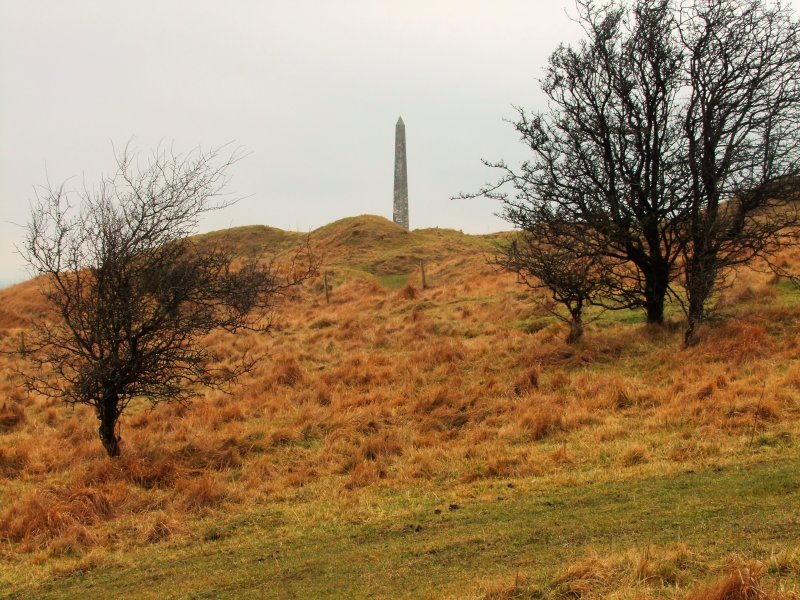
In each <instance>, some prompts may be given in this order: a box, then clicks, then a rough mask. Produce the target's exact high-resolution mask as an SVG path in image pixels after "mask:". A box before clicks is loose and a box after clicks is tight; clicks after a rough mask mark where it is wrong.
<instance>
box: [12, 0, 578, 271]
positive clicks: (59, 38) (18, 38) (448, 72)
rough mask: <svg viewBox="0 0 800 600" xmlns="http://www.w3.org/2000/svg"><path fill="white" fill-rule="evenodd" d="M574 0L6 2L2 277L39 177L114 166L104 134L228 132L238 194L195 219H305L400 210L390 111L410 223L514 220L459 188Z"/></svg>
mask: <svg viewBox="0 0 800 600" xmlns="http://www.w3.org/2000/svg"><path fill="white" fill-rule="evenodd" d="M568 13H569V14H574V13H575V9H574V5H573V2H572V0H549V1H546V0H528V1H522V0H491V1H490V0H481V1H477V0H473V1H470V0H427V1H426V0H405V1H402V2H379V1H367V0H336V1H324V0H317V1H312V0H294V1H291V2H286V1H262V2H256V1H248V0H238V1H235V2H234V1H229V2H222V1H219V0H218V1H215V2H212V1H209V0H194V1H192V2H189V1H188V0H187V1H177V0H173V1H164V0H161V1H154V0H137V1H136V2H108V1H107V0H100V1H89V0H75V1H70V2H62V1H59V0H52V1H49V2H44V1H36V0H2V2H0V78H1V79H0V80H1V81H2V93H1V94H0V142H1V143H0V283H2V282H8V281H10V280H18V279H21V278H24V277H25V273H24V271H23V270H22V269H21V266H20V265H21V260H20V258H19V257H18V256H17V255H16V254H15V253H14V250H13V248H14V244H15V243H19V241H20V239H21V230H20V228H19V227H17V226H15V225H13V224H12V223H17V224H20V223H25V222H26V221H27V218H28V203H29V201H30V200H31V198H32V196H33V192H32V186H33V185H34V184H40V183H42V182H43V181H44V180H45V173H46V172H47V174H49V178H50V180H51V181H53V182H60V181H61V180H63V179H65V178H68V177H71V176H77V178H76V180H75V181H76V183H80V178H81V177H85V178H86V180H87V181H88V182H93V181H95V180H96V179H97V178H98V176H99V175H100V173H101V172H104V171H105V172H108V171H110V170H111V169H112V167H113V159H112V150H111V143H112V142H114V143H115V144H117V145H124V143H125V142H126V141H128V140H129V139H131V138H135V142H134V144H135V147H137V148H138V149H140V150H142V151H149V150H150V149H152V148H153V147H155V146H156V145H157V144H158V143H159V141H161V140H165V141H167V142H172V141H174V146H175V148H176V149H189V148H192V147H194V146H196V145H198V144H201V145H203V146H212V145H214V146H216V145H220V144H223V143H225V142H229V141H232V140H233V141H235V142H236V143H237V144H239V145H242V146H244V147H245V148H246V149H247V150H248V151H249V152H250V155H249V156H248V157H247V158H246V159H245V160H243V161H242V162H241V163H239V164H237V165H236V166H235V167H234V168H233V169H232V171H231V173H230V174H231V176H232V181H231V186H230V191H231V192H233V193H235V194H237V195H247V196H248V197H247V198H246V199H244V200H242V201H241V202H240V203H239V204H238V205H236V206H234V207H231V208H229V209H227V210H225V211H223V212H221V213H218V214H216V215H215V216H214V217H213V218H209V219H207V220H206V221H205V222H204V223H203V230H210V229H219V228H223V227H228V226H236V225H247V224H253V223H263V224H268V225H273V226H277V227H281V228H284V229H292V230H300V231H308V230H310V229H313V228H316V227H319V226H321V225H324V224H326V223H329V222H331V221H333V220H336V219H339V218H342V217H347V216H352V215H358V214H362V213H371V214H378V215H383V216H386V217H387V218H391V210H392V183H393V172H392V169H393V151H394V139H393V138H394V125H395V121H396V120H397V117H398V116H399V115H402V117H403V120H404V121H405V123H406V136H407V140H408V176H409V206H410V208H409V213H410V221H411V227H412V228H419V227H434V226H441V227H450V228H455V229H463V230H464V231H467V232H474V233H484V232H489V231H496V230H501V229H504V228H507V225H506V224H505V223H503V222H502V221H500V220H499V219H497V218H496V217H494V216H493V213H494V212H495V211H496V210H497V206H495V205H494V204H493V203H492V202H489V201H485V200H483V201H481V200H475V201H453V200H449V198H450V196H452V195H453V194H456V193H458V192H459V191H473V190H475V189H476V188H477V187H479V186H480V184H482V183H483V182H485V181H487V180H491V179H493V178H494V177H495V174H494V173H492V172H491V171H490V170H489V169H486V168H484V167H483V166H482V165H481V164H480V158H481V157H486V158H490V159H493V158H501V157H502V158H506V159H508V160H509V161H511V162H516V161H518V160H519V159H521V158H522V157H523V156H524V148H523V147H522V146H521V144H520V143H519V142H518V139H517V135H516V134H515V132H514V131H513V130H512V128H511V126H510V125H509V124H508V123H505V122H504V121H503V119H504V118H512V117H513V116H514V111H513V108H512V105H524V106H526V107H529V108H531V107H536V106H538V105H539V103H540V102H541V96H540V95H539V92H538V82H537V78H538V77H539V76H540V75H541V73H542V68H543V66H544V65H545V63H546V60H547V57H548V55H549V54H550V52H551V51H552V50H554V49H555V47H556V46H557V44H558V43H559V42H561V41H567V42H569V41H574V40H575V39H577V37H578V29H577V25H576V24H575V23H574V22H572V21H571V20H570V19H569V17H568V16H567V14H568Z"/></svg>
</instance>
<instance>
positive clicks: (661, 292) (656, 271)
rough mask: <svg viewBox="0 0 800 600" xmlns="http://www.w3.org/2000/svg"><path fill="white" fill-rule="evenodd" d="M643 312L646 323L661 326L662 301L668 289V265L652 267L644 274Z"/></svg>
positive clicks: (662, 317) (662, 314)
mask: <svg viewBox="0 0 800 600" xmlns="http://www.w3.org/2000/svg"><path fill="white" fill-rule="evenodd" d="M644 276H645V279H644V283H645V289H644V293H645V305H644V307H645V310H646V311H647V322H648V323H655V324H657V325H662V324H663V323H664V299H665V298H666V295H667V289H668V288H669V265H668V264H667V263H666V262H665V263H664V264H659V265H654V266H653V267H652V268H651V269H649V270H647V271H645V272H644Z"/></svg>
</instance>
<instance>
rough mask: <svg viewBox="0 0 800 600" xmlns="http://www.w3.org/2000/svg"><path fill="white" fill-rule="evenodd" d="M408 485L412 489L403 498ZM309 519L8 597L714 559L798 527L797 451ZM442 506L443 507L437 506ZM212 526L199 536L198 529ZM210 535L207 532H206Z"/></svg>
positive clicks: (329, 591)
mask: <svg viewBox="0 0 800 600" xmlns="http://www.w3.org/2000/svg"><path fill="white" fill-rule="evenodd" d="M404 498H405V499H404ZM408 498H411V497H410V496H404V497H400V496H396V497H392V498H383V499H382V500H381V502H376V504H378V505H380V506H382V507H384V508H385V507H386V506H391V508H389V509H388V510H384V511H383V512H381V513H378V514H376V515H374V516H373V517H367V518H365V519H364V520H363V522H361V523H354V522H352V521H354V520H355V519H353V520H351V522H348V520H347V519H339V518H332V519H330V520H325V519H320V520H319V521H318V523H319V524H318V525H317V526H315V527H313V528H311V529H306V530H303V529H298V528H296V527H294V526H293V525H292V520H291V519H290V518H289V517H288V515H289V514H290V513H291V507H283V508H279V509H277V510H276V509H275V508H274V507H272V508H269V509H267V508H260V509H256V510H254V511H253V512H251V513H249V514H247V515H244V516H237V517H236V520H235V521H230V522H228V523H223V524H221V525H220V531H223V532H224V534H223V535H222V536H221V537H220V539H217V540H216V541H199V540H198V541H197V542H196V543H194V544H192V545H183V546H181V547H170V546H169V544H161V545H155V546H152V547H150V548H148V549H141V550H136V551H134V552H133V553H131V554H128V555H127V556H125V557H122V558H121V559H120V561H119V564H116V565H115V564H114V563H113V562H112V563H111V566H101V567H99V568H97V569H95V570H92V571H89V572H88V573H78V574H73V575H70V576H64V577H61V578H58V579H55V580H48V581H41V582H38V583H35V584H32V585H28V586H26V587H24V588H17V589H13V588H12V589H11V590H9V589H8V588H6V591H5V593H6V594H10V595H9V597H11V598H28V597H37V598H91V597H98V598H99V597H114V596H118V595H120V596H122V595H124V596H126V597H135V598H167V597H181V598H362V597H375V598H422V597H426V598H427V597H442V596H448V595H452V596H454V597H463V596H465V595H468V594H469V593H470V592H473V591H474V590H475V588H476V585H477V582H479V581H481V580H485V579H486V578H498V577H509V578H511V579H513V577H514V573H515V572H517V571H519V572H522V573H525V574H526V575H529V576H531V577H532V578H534V579H535V580H537V581H541V582H542V583H545V582H546V581H548V579H549V578H552V577H553V576H554V574H555V572H556V571H557V570H558V569H559V565H564V564H568V563H569V562H570V561H575V560H579V559H581V558H583V557H584V556H585V555H586V552H587V550H588V549H589V548H591V549H593V550H595V551H597V552H598V553H600V554H601V555H604V554H607V553H614V552H624V551H625V550H626V549H630V548H644V547H646V546H649V545H653V546H655V547H659V546H663V545H668V544H673V543H675V542H679V541H680V542H684V543H685V544H687V545H688V546H689V547H690V548H692V549H693V550H696V551H697V552H699V553H701V554H702V555H703V556H704V557H705V558H707V559H709V560H717V559H719V558H721V557H724V556H725V555H727V554H728V553H730V552H742V553H744V554H746V555H748V556H757V557H758V556H760V557H764V556H765V555H766V557H768V556H769V551H770V547H771V546H772V545H776V544H778V545H780V544H783V545H784V546H789V547H791V546H795V547H796V544H797V543H798V540H800V460H797V459H796V458H795V459H784V460H781V461H776V462H772V463H756V464H750V465H747V466H743V467H736V468H725V469H722V470H717V471H709V472H697V473H682V474H678V475H674V476H659V477H650V478H641V479H629V480H621V481H614V482H607V483H597V484H587V485H583V486H577V487H576V486H573V485H565V486H562V487H561V488H558V489H541V487H540V484H538V485H537V483H536V481H535V480H532V481H528V482H518V483H517V484H515V485H514V486H513V487H509V486H508V485H507V484H506V483H504V482H502V483H501V482H495V483H493V484H491V485H489V486H487V488H486V489H485V490H484V492H483V494H482V495H481V496H480V497H478V498H473V499H470V500H465V501H464V503H463V506H460V507H459V508H455V507H453V508H454V509H453V510H451V509H450V507H449V506H448V505H447V504H442V501H441V500H437V499H436V498H435V497H433V496H431V495H425V494H420V495H419V496H418V497H415V498H411V499H410V500H406V499H408ZM436 509H439V512H438V513H437V510H436ZM198 537H202V536H198ZM205 537H209V536H208V535H206V536H205Z"/></svg>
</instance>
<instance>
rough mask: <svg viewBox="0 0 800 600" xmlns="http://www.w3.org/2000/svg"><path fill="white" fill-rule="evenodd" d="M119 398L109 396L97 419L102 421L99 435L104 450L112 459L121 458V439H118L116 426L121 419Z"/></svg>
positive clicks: (104, 401) (99, 409)
mask: <svg viewBox="0 0 800 600" xmlns="http://www.w3.org/2000/svg"><path fill="white" fill-rule="evenodd" d="M118 402H119V398H118V397H117V395H116V394H109V395H108V396H106V398H104V399H103V401H102V403H101V404H100V406H99V407H98V410H97V418H98V420H99V421H100V427H99V428H98V430H97V431H98V433H99V434H100V441H101V442H102V443H103V448H105V449H106V453H108V455H109V456H110V457H111V458H116V457H117V456H119V438H118V437H117V432H116V426H117V419H118V418H119V411H118V408H117V406H118Z"/></svg>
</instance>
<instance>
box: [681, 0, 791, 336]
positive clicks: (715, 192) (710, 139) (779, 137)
mask: <svg viewBox="0 0 800 600" xmlns="http://www.w3.org/2000/svg"><path fill="white" fill-rule="evenodd" d="M679 33H680V38H681V42H682V44H683V46H684V47H685V49H686V56H687V61H686V64H685V71H686V72H685V79H686V82H687V87H688V88H689V98H688V102H687V104H686V106H685V109H684V114H683V129H684V137H685V140H686V146H687V148H686V160H685V162H684V164H685V165H686V169H687V171H688V178H687V179H688V185H687V190H686V193H685V197H686V201H685V204H686V207H685V214H684V215H682V220H685V221H686V225H685V227H686V238H687V239H686V244H685V246H684V250H685V277H684V282H685V287H686V293H687V299H688V310H687V313H688V321H689V323H688V328H687V330H686V335H685V341H686V343H690V342H691V341H692V337H693V334H694V331H695V327H696V325H697V324H698V323H700V322H701V321H702V320H703V318H704V316H705V309H706V305H707V303H708V301H709V299H710V297H711V296H712V293H713V292H714V290H715V289H717V287H718V286H719V284H720V282H721V280H722V279H723V278H724V276H725V274H726V273H727V272H728V271H729V270H730V269H731V268H732V267H735V266H737V265H741V264H747V263H750V262H751V261H752V260H753V258H755V257H757V256H761V257H764V258H765V259H767V260H768V261H769V260H770V259H771V257H772V256H773V255H774V254H775V252H777V251H778V250H779V249H780V248H781V247H783V246H785V245H787V244H794V243H796V241H797V231H796V227H797V225H798V208H797V204H796V203H795V202H794V200H797V199H798V188H797V176H798V174H800V23H798V21H797V20H796V19H794V18H793V17H792V15H791V14H790V13H789V12H788V10H787V9H785V8H783V7H781V5H780V4H774V3H768V2H765V1H762V0H736V1H731V0H725V1H723V0H695V1H694V2H693V3H691V4H688V5H685V6H683V7H682V9H681V12H680V27H679Z"/></svg>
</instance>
